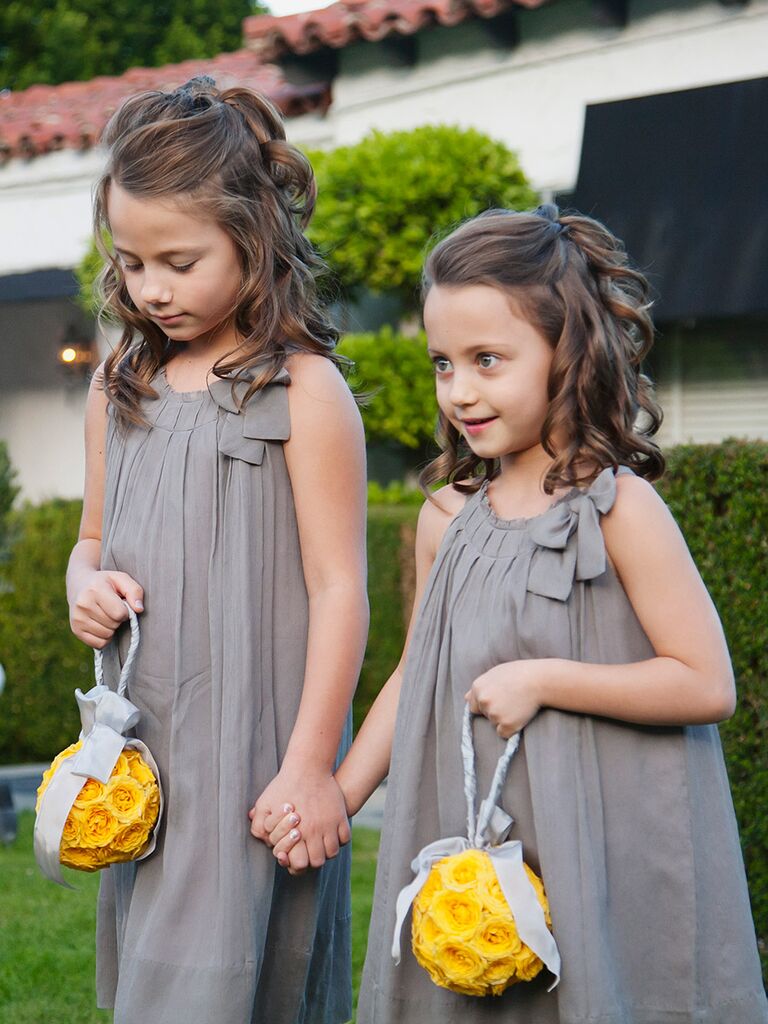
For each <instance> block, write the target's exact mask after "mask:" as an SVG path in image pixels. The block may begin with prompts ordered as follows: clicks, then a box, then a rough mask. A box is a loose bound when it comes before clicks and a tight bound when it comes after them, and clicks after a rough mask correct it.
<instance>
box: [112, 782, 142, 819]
mask: <svg viewBox="0 0 768 1024" xmlns="http://www.w3.org/2000/svg"><path fill="white" fill-rule="evenodd" d="M145 803H146V796H145V795H144V788H143V787H142V786H140V785H139V783H138V782H137V781H136V780H135V779H132V778H131V777H130V775H126V774H123V775H119V776H117V777H115V776H113V777H112V778H111V779H110V780H109V783H108V784H107V792H106V795H105V800H104V806H105V807H106V808H107V810H109V811H111V812H112V814H114V816H115V817H116V818H117V820H118V821H119V822H120V823H121V824H123V825H128V824H130V822H132V821H136V819H137V818H140V817H141V816H142V814H143V813H144V804H145Z"/></svg>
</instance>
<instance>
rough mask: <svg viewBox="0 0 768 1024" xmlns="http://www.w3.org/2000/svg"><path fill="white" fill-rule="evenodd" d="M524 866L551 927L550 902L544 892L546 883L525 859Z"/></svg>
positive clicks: (545, 918) (548, 925)
mask: <svg viewBox="0 0 768 1024" xmlns="http://www.w3.org/2000/svg"><path fill="white" fill-rule="evenodd" d="M523 868H524V869H525V873H526V875H527V876H528V881H529V882H530V883H531V885H532V886H533V888H534V890H535V892H536V899H537V900H538V901H539V903H540V904H541V909H542V910H543V911H544V920H545V921H546V922H547V927H548V928H550V929H551V927H552V918H551V917H550V916H549V903H548V901H547V897H546V894H545V892H544V884H543V883H542V881H541V879H540V878H539V876H538V875H537V874H536V872H535V871H532V870H531V869H530V868H529V867H528V865H527V864H526V863H525V861H523Z"/></svg>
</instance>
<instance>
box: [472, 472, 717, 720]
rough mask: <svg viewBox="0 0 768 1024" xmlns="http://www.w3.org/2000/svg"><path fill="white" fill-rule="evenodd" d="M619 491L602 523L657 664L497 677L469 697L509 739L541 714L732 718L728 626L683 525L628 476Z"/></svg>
mask: <svg viewBox="0 0 768 1024" xmlns="http://www.w3.org/2000/svg"><path fill="white" fill-rule="evenodd" d="M617 489H618V494H617V498H616V503H615V505H614V507H613V509H612V510H611V512H610V513H608V515H606V516H605V517H604V518H603V521H602V527H603V535H604V537H605V543H606V548H607V551H608V555H609V557H610V559H611V561H612V563H613V565H614V567H615V570H616V572H617V574H618V576H619V578H620V579H621V582H622V585H623V586H624V589H625V591H626V593H627V596H628V597H629V600H630V602H631V604H632V607H633V609H634V611H635V613H636V615H637V617H638V619H639V621H640V624H641V625H642V627H643V629H644V630H645V633H646V635H647V636H648V639H649V640H650V642H651V644H652V645H653V649H654V651H655V652H656V656H655V657H653V658H648V659H647V660H644V661H639V662H633V663H629V664H624V665H593V664H588V663H582V662H576V661H568V660H565V659H557V658H551V659H541V660H532V661H527V662H525V661H518V662H509V663H508V664H506V665H499V666H497V667H496V668H494V669H491V670H490V672H487V673H485V674H484V675H483V676H481V677H480V678H479V679H478V680H476V681H475V683H474V684H473V686H472V689H471V690H470V693H469V695H468V697H469V699H470V705H471V706H472V709H473V710H474V711H477V712H478V713H480V714H484V715H486V717H488V718H489V719H490V720H491V721H492V722H493V723H494V724H495V725H496V726H497V729H498V730H499V732H500V733H501V734H502V735H504V736H507V735H511V733H512V732H516V731H517V730H518V729H520V728H522V726H523V725H525V724H526V723H527V721H529V720H530V718H532V717H533V715H535V714H536V712H537V711H538V709H539V708H541V707H554V708H559V709H561V710H563V711H576V712H581V713H584V714H591V715H601V716H606V717H610V718H617V719H620V720H623V721H627V722H637V723H639V724H646V725H693V724H700V723H708V722H717V721H720V720H721V719H723V718H727V717H728V716H730V715H731V714H732V713H733V709H734V706H735V687H734V680H733V671H732V669H731V664H730V659H729V656H728V649H727V646H726V642H725V637H724V635H723V630H722V626H721V625H720V620H719V619H718V616H717V612H716V611H715V608H714V606H713V604H712V601H711V598H710V597H709V594H708V593H707V590H706V588H705V586H704V584H703V582H702V580H701V577H700V576H699V573H698V571H697V569H696V567H695V565H694V563H693V560H692V558H691V556H690V553H689V552H688V549H687V547H686V545H685V541H684V540H683V537H682V535H681V533H680V531H679V529H678V527H677V525H676V524H675V522H674V520H673V519H672V516H671V515H670V513H669V511H668V510H667V508H666V506H665V505H664V503H663V502H662V501H661V499H660V498H659V497H658V495H657V494H656V492H655V491H654V490H653V488H652V487H651V486H650V485H649V484H647V483H646V482H645V481H643V480H641V479H639V478H637V477H629V476H621V477H619V478H618V480H617Z"/></svg>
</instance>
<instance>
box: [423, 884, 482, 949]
mask: <svg viewBox="0 0 768 1024" xmlns="http://www.w3.org/2000/svg"><path fill="white" fill-rule="evenodd" d="M429 912H430V914H431V915H432V920H433V921H434V922H435V924H436V925H437V927H438V928H439V929H440V930H441V931H442V932H444V933H445V934H446V935H447V936H450V938H452V939H459V940H461V939H471V938H472V936H473V935H474V934H475V932H476V931H477V926H478V925H479V924H480V916H481V914H482V912H483V905H482V903H481V902H480V898H479V896H478V895H477V893H476V892H473V891H472V890H471V889H468V890H467V891H466V892H454V891H453V890H452V889H443V890H441V891H440V892H439V893H437V895H436V896H434V897H433V899H432V903H431V906H430V908H429Z"/></svg>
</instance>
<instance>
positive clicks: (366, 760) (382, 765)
mask: <svg viewBox="0 0 768 1024" xmlns="http://www.w3.org/2000/svg"><path fill="white" fill-rule="evenodd" d="M436 497H437V501H438V502H439V504H436V503H435V502H429V501H428V502H425V504H424V505H423V507H422V509H421V513H420V515H419V523H418V528H417V531H416V593H415V600H414V606H413V611H412V613H411V620H410V624H409V627H408V634H407V636H406V641H405V646H404V650H403V653H402V655H401V658H400V662H399V664H398V666H397V668H396V669H395V671H394V672H393V673H392V675H391V676H390V677H389V679H388V680H387V682H386V683H385V684H384V686H383V687H382V689H381V691H380V692H379V695H378V697H377V698H376V700H375V701H374V704H373V706H372V707H371V710H370V711H369V712H368V715H367V716H366V719H365V721H364V722H363V724H362V726H361V728H360V732H359V733H358V735H357V737H356V739H355V742H354V743H353V744H352V748H351V749H350V751H349V753H348V754H347V756H346V758H345V759H344V761H343V763H342V764H341V765H340V767H339V770H338V772H337V773H336V781H337V782H338V784H339V786H340V787H341V790H342V792H343V794H344V800H345V804H346V809H347V813H348V814H349V815H353V814H356V813H357V811H358V810H359V809H360V808H361V807H362V805H363V804H364V803H365V801H366V800H367V799H368V797H369V796H370V795H371V793H372V792H373V791H374V790H375V789H376V787H377V786H378V784H379V783H380V782H381V780H382V779H383V778H384V777H385V776H386V774H387V772H388V770H389V762H390V756H391V752H392V738H393V735H394V731H395V719H396V716H397V705H398V700H399V697H400V688H401V685H402V681H403V668H404V665H405V661H406V657H407V654H408V647H409V644H410V640H411V637H412V635H413V627H414V623H415V621H416V617H417V614H418V609H419V605H420V604H421V599H422V597H423V595H424V589H425V586H426V583H427V579H428V577H429V573H430V570H431V568H432V564H433V562H434V560H435V555H436V553H437V549H438V547H439V546H440V542H441V540H442V538H443V535H444V533H445V530H446V529H447V527H448V524H449V523H450V521H451V519H452V518H453V517H454V515H456V513H457V512H458V511H459V510H460V509H461V507H462V506H463V504H464V498H463V496H462V495H460V494H458V492H456V491H454V490H453V488H452V487H451V488H444V489H443V490H442V491H441V492H439V494H438V495H437V496H436ZM298 810H299V808H298V805H297V811H298ZM270 824H271V825H272V832H271V835H270V841H271V843H272V844H273V845H274V847H275V850H274V852H275V856H276V857H277V858H278V860H279V861H280V862H281V863H283V864H285V863H288V857H289V856H290V857H291V858H292V857H293V853H294V847H295V844H296V842H297V841H298V837H297V836H296V835H293V836H292V835H290V834H289V833H290V831H291V829H292V826H294V825H296V824H298V822H296V821H294V820H291V816H284V817H282V818H280V819H278V818H275V820H274V821H273V822H271V823H270ZM296 831H297V833H298V834H299V835H303V832H304V824H303V819H302V822H301V828H300V829H297V830H296Z"/></svg>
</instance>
